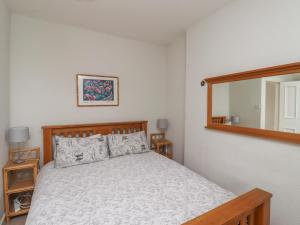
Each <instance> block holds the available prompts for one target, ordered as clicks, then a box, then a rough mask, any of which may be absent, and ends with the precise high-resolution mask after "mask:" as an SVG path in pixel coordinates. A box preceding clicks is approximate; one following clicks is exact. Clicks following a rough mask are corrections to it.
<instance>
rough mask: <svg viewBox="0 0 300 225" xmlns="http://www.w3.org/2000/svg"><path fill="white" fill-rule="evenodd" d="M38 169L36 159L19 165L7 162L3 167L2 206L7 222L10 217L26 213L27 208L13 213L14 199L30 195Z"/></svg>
mask: <svg viewBox="0 0 300 225" xmlns="http://www.w3.org/2000/svg"><path fill="white" fill-rule="evenodd" d="M38 168H39V160H38V159H30V160H26V161H25V162H24V163H20V164H16V163H14V162H12V161H8V162H7V163H6V165H5V166H4V167H3V186H4V206H5V217H6V221H7V222H8V221H9V220H10V219H11V218H12V217H15V216H19V215H23V214H27V213H28V211H29V208H27V209H20V210H19V211H15V208H14V199H15V198H16V197H17V196H18V195H20V194H22V193H23V194H26V193H30V194H31V195H32V193H33V190H34V185H35V182H36V177H37V174H38Z"/></svg>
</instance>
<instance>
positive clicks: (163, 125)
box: [157, 119, 168, 131]
mask: <svg viewBox="0 0 300 225" xmlns="http://www.w3.org/2000/svg"><path fill="white" fill-rule="evenodd" d="M157 128H158V129H160V130H164V131H165V130H167V129H168V120H167V119H158V120H157Z"/></svg>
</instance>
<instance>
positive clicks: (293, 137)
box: [205, 62, 300, 144]
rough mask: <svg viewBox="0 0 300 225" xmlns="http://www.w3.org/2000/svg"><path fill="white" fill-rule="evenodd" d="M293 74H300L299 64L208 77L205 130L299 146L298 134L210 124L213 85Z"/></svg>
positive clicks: (299, 138)
mask: <svg viewBox="0 0 300 225" xmlns="http://www.w3.org/2000/svg"><path fill="white" fill-rule="evenodd" d="M294 73H300V62H298V63H292V64H286V65H280V66H274V67H268V68H263V69H257V70H251V71H246V72H240V73H234V74H228V75H224V76H217V77H210V78H207V79H205V82H206V83H207V126H206V128H208V129H215V130H220V131H225V132H232V133H238V134H244V135H250V136H256V137H262V138H268V139H275V140H280V141H286V142H293V143H297V144H300V134H295V133H286V132H282V131H273V130H266V129H258V128H248V127H239V126H236V125H225V124H217V123H213V122H212V119H213V118H212V101H213V99H212V91H213V84H221V83H227V82H233V81H241V80H250V79H256V78H263V77H271V76H279V75H291V74H294Z"/></svg>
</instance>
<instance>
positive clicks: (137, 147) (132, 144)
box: [108, 131, 150, 157]
mask: <svg viewBox="0 0 300 225" xmlns="http://www.w3.org/2000/svg"><path fill="white" fill-rule="evenodd" d="M108 146H109V152H110V157H116V156H121V155H128V154H137V153H143V152H149V151H150V150H149V147H148V144H147V139H146V135H145V132H144V131H142V132H136V133H131V134H110V135H108Z"/></svg>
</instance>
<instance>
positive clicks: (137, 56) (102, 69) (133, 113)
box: [10, 15, 167, 145]
mask: <svg viewBox="0 0 300 225" xmlns="http://www.w3.org/2000/svg"><path fill="white" fill-rule="evenodd" d="M166 60H167V59H166V48H165V47H161V46H156V45H152V44H147V43H144V42H139V41H135V40H130V39H123V38H119V37H114V36H110V35H106V34H101V33H97V32H93V31H89V30H84V29H80V28H76V27H72V26H66V25H60V24H54V23H48V22H43V21H40V20H36V19H31V18H28V17H24V16H20V15H13V16H12V29H11V64H10V65H11V93H10V100H11V104H10V105H11V107H10V108H11V119H10V122H11V125H26V126H29V127H30V130H31V142H30V145H41V144H42V139H41V137H42V130H41V126H42V125H47V124H69V123H70V124H72V123H89V122H91V123H93V122H109V121H130V120H148V121H149V122H150V124H149V125H150V132H153V131H155V132H156V119H157V118H161V117H166V73H167V66H166V64H167V63H166ZM77 73H88V74H100V75H101V74H103V75H110V74H113V75H117V76H119V78H120V106H119V107H87V108H78V107H76V81H75V75H76V74H77Z"/></svg>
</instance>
